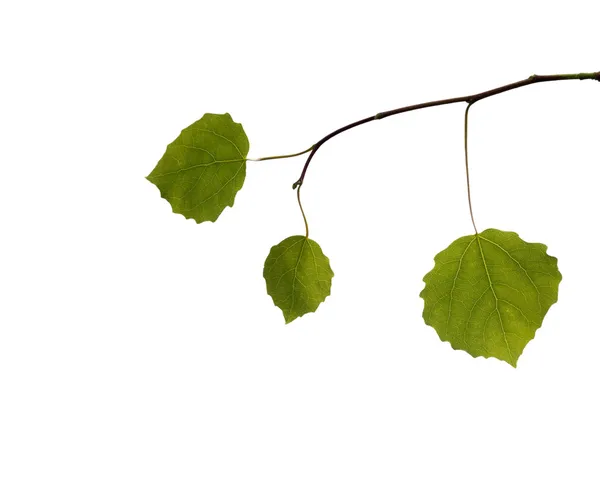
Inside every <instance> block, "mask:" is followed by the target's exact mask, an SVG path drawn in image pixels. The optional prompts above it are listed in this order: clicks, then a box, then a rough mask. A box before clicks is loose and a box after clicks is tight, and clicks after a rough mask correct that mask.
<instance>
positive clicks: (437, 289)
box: [421, 229, 562, 367]
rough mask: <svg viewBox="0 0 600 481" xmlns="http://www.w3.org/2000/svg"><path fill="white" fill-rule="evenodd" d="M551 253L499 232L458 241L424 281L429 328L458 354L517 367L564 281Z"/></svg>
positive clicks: (494, 230)
mask: <svg viewBox="0 0 600 481" xmlns="http://www.w3.org/2000/svg"><path fill="white" fill-rule="evenodd" d="M546 249H547V247H546V246H545V245H544V244H530V243H527V242H525V241H523V240H522V239H521V238H520V237H519V236H518V235H517V234H515V233H514V232H504V231H500V230H496V229H488V230H486V231H484V232H481V233H479V234H476V235H470V236H466V237H461V238H460V239H457V240H456V241H454V242H453V243H452V244H450V246H449V247H448V248H447V249H446V250H443V251H442V252H440V253H439V254H438V255H437V256H435V259H434V260H435V267H434V268H433V270H432V271H431V272H429V273H428V274H427V275H426V276H425V277H424V278H423V280H424V281H425V289H423V291H422V292H421V297H422V298H423V300H424V301H425V307H424V310H423V318H424V319H425V323H426V324H428V325H430V326H432V327H433V328H434V329H435V330H436V331H437V333H438V335H439V336H440V339H441V340H442V341H448V342H450V344H451V345H452V347H453V348H454V349H462V350H464V351H467V352H468V353H469V354H471V355H472V356H473V357H477V356H483V357H495V358H498V359H501V360H503V361H506V362H508V363H509V364H511V365H512V366H514V367H516V366H517V360H518V359H519V356H520V355H521V353H522V352H523V349H524V348H525V345H526V344H527V343H528V342H529V341H530V340H531V339H533V337H534V336H535V331H536V330H537V329H538V328H539V327H540V326H541V325H542V320H543V319H544V316H545V315H546V312H548V309H549V308H550V306H551V305H552V304H554V303H555V302H556V301H557V299H558V284H559V282H560V281H561V279H562V276H561V274H560V272H559V271H558V267H557V265H556V262H557V261H556V258H555V257H551V256H549V255H547V254H546Z"/></svg>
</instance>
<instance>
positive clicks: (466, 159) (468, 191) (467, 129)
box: [465, 103, 479, 234]
mask: <svg viewBox="0 0 600 481" xmlns="http://www.w3.org/2000/svg"><path fill="white" fill-rule="evenodd" d="M471 105H473V104H472V103H469V104H468V105H467V109H466V110H465V169H466V171H467V197H468V198H469V212H470V213H471V222H472V223H473V229H475V234H479V232H477V226H476V225H475V218H474V217H473V205H472V204H471V182H470V181H469V147H468V132H469V109H470V108H471Z"/></svg>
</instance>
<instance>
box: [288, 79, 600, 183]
mask: <svg viewBox="0 0 600 481" xmlns="http://www.w3.org/2000/svg"><path fill="white" fill-rule="evenodd" d="M558 80H597V81H599V82H600V72H592V73H576V74H559V75H532V76H531V77H529V78H526V79H525V80H520V81H519V82H514V83H511V84H508V85H503V86H502V87H497V88H495V89H491V90H486V91H485V92H481V93H478V94H475V95H465V96H463V97H454V98H450V99H444V100H434V101H433V102H425V103H421V104H415V105H409V106H407V107H401V108H399V109H394V110H387V111H385V112H380V113H378V114H375V115H373V116H372V117H367V118H365V119H362V120H358V121H356V122H353V123H351V124H348V125H346V126H344V127H342V128H339V129H337V130H335V131H334V132H331V133H330V134H328V135H326V136H325V137H323V138H322V139H321V140H319V141H318V142H317V143H316V144H315V145H313V147H312V149H310V154H309V156H308V158H307V159H306V162H305V163H304V168H303V169H302V174H300V178H299V179H298V180H297V181H296V182H294V185H293V188H294V189H295V188H296V187H299V186H300V185H302V183H303V182H304V176H305V175H306V170H307V169H308V166H309V164H310V161H311V160H312V158H313V157H314V155H315V153H316V152H317V150H319V148H320V147H321V146H322V145H323V144H324V143H325V142H327V141H328V140H329V139H331V138H333V137H335V136H336V135H339V134H341V133H342V132H345V131H346V130H350V129H353V128H354V127H358V126H359V125H362V124H366V123H368V122H372V121H373V120H380V119H384V118H386V117H391V116H392V115H397V114H402V113H404V112H410V111H411V110H419V109H425V108H428V107H436V106H438V105H446V104H455V103H459V102H467V103H468V104H469V105H472V104H474V103H475V102H478V101H479V100H482V99H485V98H488V97H492V96H493V95H498V94H501V93H503V92H508V91H509V90H514V89H518V88H520V87H525V86H526V85H531V84H535V83H541V82H555V81H558Z"/></svg>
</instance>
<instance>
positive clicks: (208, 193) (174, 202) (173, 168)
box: [146, 114, 250, 223]
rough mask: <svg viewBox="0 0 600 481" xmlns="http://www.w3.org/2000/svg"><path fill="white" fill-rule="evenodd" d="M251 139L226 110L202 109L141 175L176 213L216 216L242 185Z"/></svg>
mask: <svg viewBox="0 0 600 481" xmlns="http://www.w3.org/2000/svg"><path fill="white" fill-rule="evenodd" d="M249 149H250V145H249V142H248V138H247V137H246V134H245V132H244V129H243V128H242V125H241V124H238V123H235V122H234V121H233V119H232V118H231V115H229V114H204V116H203V117H202V118H201V119H200V120H198V121H196V122H194V123H193V124H191V125H190V126H188V127H186V128H185V129H183V130H182V131H181V133H180V135H179V136H178V137H177V138H176V139H175V140H174V141H173V142H171V143H170V144H169V145H168V146H167V149H166V152H165V153H164V155H163V157H162V158H161V159H160V160H159V161H158V163H157V164H156V166H155V168H154V169H153V170H152V172H150V174H149V175H148V176H147V177H146V179H148V180H149V181H150V182H152V183H153V184H154V185H156V186H157V187H158V189H159V191H160V193H161V196H162V197H163V198H164V199H166V200H167V201H168V202H169V203H170V204H171V207H172V209H173V212H174V213H176V214H182V215H183V216H184V217H185V218H186V219H194V220H195V221H196V222H197V223H201V222H205V221H211V222H214V221H216V220H217V218H218V217H219V215H220V214H221V212H222V211H223V210H224V209H225V207H228V206H229V207H232V206H233V203H234V200H235V195H236V194H237V192H238V191H239V190H240V189H241V188H242V186H243V185H244V180H245V177H246V157H247V155H248V151H249Z"/></svg>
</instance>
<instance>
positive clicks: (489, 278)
mask: <svg viewBox="0 0 600 481" xmlns="http://www.w3.org/2000/svg"><path fill="white" fill-rule="evenodd" d="M475 238H476V239H477V245H479V252H480V253H481V261H482V262H483V267H484V268H485V273H486V275H487V278H488V282H489V285H490V290H491V291H492V294H493V295H494V299H495V301H496V305H495V308H496V312H497V313H498V320H499V321H500V327H501V329H502V336H503V337H504V343H505V344H506V349H507V350H508V357H509V358H510V363H511V364H513V365H514V361H513V354H512V351H511V350H510V345H509V344H508V339H507V338H506V330H505V329H504V322H503V321H502V315H501V314H500V309H498V295H497V294H496V290H495V289H494V285H493V283H492V278H491V276H490V272H489V270H488V266H487V262H486V261H485V255H484V253H483V248H482V247H481V241H480V240H479V234H478V233H477V234H475ZM483 335H484V338H485V327H484V329H483ZM484 344H485V339H484Z"/></svg>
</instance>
